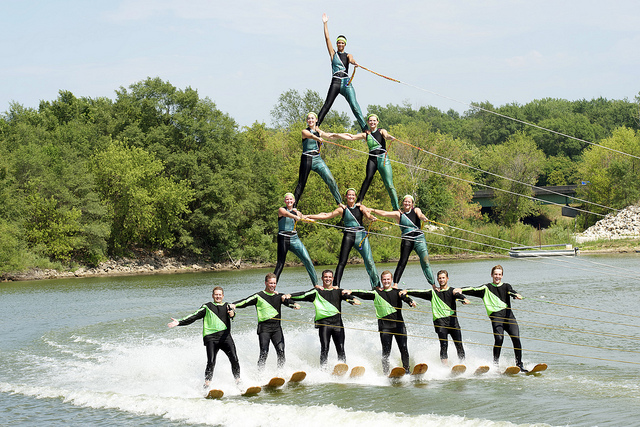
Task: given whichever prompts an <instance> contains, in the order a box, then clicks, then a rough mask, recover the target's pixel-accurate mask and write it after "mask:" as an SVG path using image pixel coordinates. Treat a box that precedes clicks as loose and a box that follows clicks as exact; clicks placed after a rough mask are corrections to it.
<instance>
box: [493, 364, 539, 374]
mask: <svg viewBox="0 0 640 427" xmlns="http://www.w3.org/2000/svg"><path fill="white" fill-rule="evenodd" d="M546 370H547V364H546V363H538V364H537V365H535V366H534V367H533V368H531V369H529V370H528V371H522V372H523V373H525V374H526V375H535V374H540V372H542V371H546ZM520 371H521V369H520V368H519V367H517V366H509V367H508V368H507V369H505V371H504V372H503V374H504V375H516V374H518V373H520Z"/></svg>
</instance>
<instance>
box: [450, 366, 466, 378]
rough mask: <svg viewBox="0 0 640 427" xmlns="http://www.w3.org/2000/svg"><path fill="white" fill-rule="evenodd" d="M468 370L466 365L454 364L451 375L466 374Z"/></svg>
mask: <svg viewBox="0 0 640 427" xmlns="http://www.w3.org/2000/svg"><path fill="white" fill-rule="evenodd" d="M466 371H467V367H466V366H464V365H454V366H453V368H451V375H453V376H457V375H461V374H464V373H465V372H466Z"/></svg>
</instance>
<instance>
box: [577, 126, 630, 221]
mask: <svg viewBox="0 0 640 427" xmlns="http://www.w3.org/2000/svg"><path fill="white" fill-rule="evenodd" d="M601 145H603V146H605V147H608V148H611V149H613V150H617V151H620V152H621V153H618V152H615V151H611V150H606V149H603V148H601V147H596V146H593V147H590V148H588V149H587V150H586V151H585V153H584V155H583V157H582V161H581V162H580V163H579V164H578V174H579V176H580V179H581V180H582V181H585V182H587V185H580V186H578V194H579V195H580V196H581V197H582V198H584V199H586V200H589V201H591V202H594V203H598V204H600V205H603V206H608V207H610V208H614V209H622V208H624V207H626V206H629V205H631V204H634V203H637V202H638V200H640V160H638V157H640V135H639V134H638V132H637V131H635V130H633V129H629V128H626V127H622V128H619V129H616V130H615V131H614V132H613V135H612V136H611V137H610V138H607V139H605V140H603V141H601ZM622 153H627V154H630V155H631V156H629V155H625V154H622ZM586 208H587V209H588V210H589V211H592V212H595V213H609V212H610V209H606V208H602V207H599V206H595V205H587V206H586ZM596 219H597V218H596V216H595V215H592V216H590V218H589V219H588V222H589V223H592V222H594V221H595V220H596Z"/></svg>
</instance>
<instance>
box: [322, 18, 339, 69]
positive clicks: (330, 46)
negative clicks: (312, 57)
mask: <svg viewBox="0 0 640 427" xmlns="http://www.w3.org/2000/svg"><path fill="white" fill-rule="evenodd" d="M322 22H323V23H324V38H325V40H326V42H327V50H328V51H329V57H330V58H331V59H333V55H335V53H336V51H335V50H333V44H332V43H331V37H329V26H328V25H327V22H329V18H328V17H327V14H326V13H323V14H322Z"/></svg>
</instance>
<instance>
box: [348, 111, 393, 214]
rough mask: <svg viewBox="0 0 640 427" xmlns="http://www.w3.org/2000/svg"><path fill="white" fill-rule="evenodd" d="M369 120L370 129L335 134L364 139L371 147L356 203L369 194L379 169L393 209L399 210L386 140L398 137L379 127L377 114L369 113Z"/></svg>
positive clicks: (352, 138)
mask: <svg viewBox="0 0 640 427" xmlns="http://www.w3.org/2000/svg"><path fill="white" fill-rule="evenodd" d="M367 121H368V122H369V129H370V130H366V131H365V132H360V133H358V134H356V135H351V134H349V133H340V134H335V135H336V137H338V138H340V139H345V140H347V141H355V140H358V139H364V140H365V141H366V142H367V147H368V148H369V158H368V159H367V165H366V175H365V178H364V181H363V182H362V186H361V187H360V193H359V195H358V200H357V201H356V203H362V201H363V200H364V196H365V195H366V194H367V190H368V189H369V185H371V181H372V180H373V176H374V175H375V173H376V171H379V172H380V177H381V178H382V182H383V183H384V186H385V188H386V189H387V193H389V198H390V199H391V206H392V207H393V210H395V211H397V210H398V209H400V206H399V205H398V192H397V191H396V188H395V187H394V186H393V171H392V169H391V161H390V160H389V154H388V153H387V142H386V141H387V140H391V141H394V140H395V139H396V138H395V137H393V136H391V135H390V134H389V133H388V132H387V131H386V130H385V129H378V123H379V122H380V120H379V119H378V116H376V115H375V114H369V117H368V118H367Z"/></svg>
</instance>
